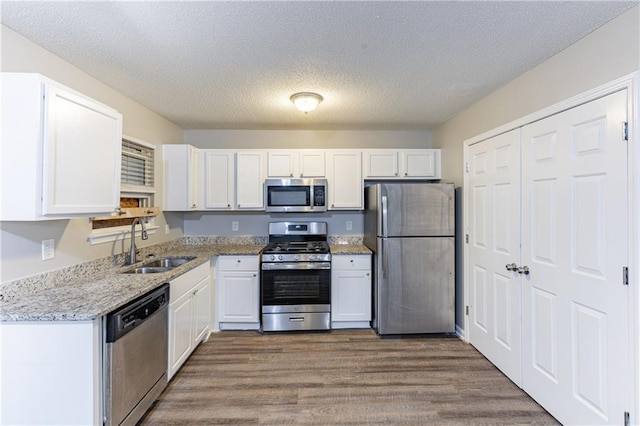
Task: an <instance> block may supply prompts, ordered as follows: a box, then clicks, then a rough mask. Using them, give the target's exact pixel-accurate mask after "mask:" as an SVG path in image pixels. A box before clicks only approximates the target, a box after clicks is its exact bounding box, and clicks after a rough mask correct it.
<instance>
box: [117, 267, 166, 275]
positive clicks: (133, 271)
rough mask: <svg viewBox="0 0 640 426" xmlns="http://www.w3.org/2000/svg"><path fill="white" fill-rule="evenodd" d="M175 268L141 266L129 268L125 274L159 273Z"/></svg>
mask: <svg viewBox="0 0 640 426" xmlns="http://www.w3.org/2000/svg"><path fill="white" fill-rule="evenodd" d="M172 269H173V268H162V267H158V266H140V267H139V268H134V269H129V270H128V271H124V272H123V274H157V273H159V272H167V271H170V270H172Z"/></svg>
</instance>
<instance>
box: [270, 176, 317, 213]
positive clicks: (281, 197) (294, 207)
mask: <svg viewBox="0 0 640 426" xmlns="http://www.w3.org/2000/svg"><path fill="white" fill-rule="evenodd" d="M264 206H265V210H266V211H268V212H280V213H301V212H324V211H327V180H326V179H267V180H265V182H264Z"/></svg>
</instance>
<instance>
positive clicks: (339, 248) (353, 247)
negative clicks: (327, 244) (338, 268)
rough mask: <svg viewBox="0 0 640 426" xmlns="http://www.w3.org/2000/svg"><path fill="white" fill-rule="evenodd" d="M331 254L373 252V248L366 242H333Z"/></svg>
mask: <svg viewBox="0 0 640 426" xmlns="http://www.w3.org/2000/svg"><path fill="white" fill-rule="evenodd" d="M331 254H335V255H344V254H346V255H349V254H351V255H358V254H371V250H369V248H367V246H365V245H364V244H331Z"/></svg>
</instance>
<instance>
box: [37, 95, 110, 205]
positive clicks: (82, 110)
mask: <svg viewBox="0 0 640 426" xmlns="http://www.w3.org/2000/svg"><path fill="white" fill-rule="evenodd" d="M45 98H46V103H45V109H46V110H45V112H44V120H45V126H46V127H45V130H44V143H43V148H44V153H43V160H44V164H43V182H44V186H43V194H42V214H44V215H61V214H62V215H64V214H90V213H108V212H112V211H115V210H116V209H117V207H118V206H119V204H120V201H119V200H120V153H121V149H122V147H121V144H122V116H121V115H120V114H118V113H117V112H115V111H114V110H112V109H110V108H107V107H105V106H104V105H102V104H99V103H97V102H94V101H91V100H90V99H88V98H84V97H81V96H78V95H75V94H72V93H70V92H68V91H66V90H64V89H62V88H59V87H56V86H54V85H47V90H46V94H45ZM25 196H28V197H31V196H36V195H35V194H32V195H29V194H25Z"/></svg>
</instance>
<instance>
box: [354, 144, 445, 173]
mask: <svg viewBox="0 0 640 426" xmlns="http://www.w3.org/2000/svg"><path fill="white" fill-rule="evenodd" d="M364 163H365V166H364V173H365V178H367V179H376V178H381V179H395V178H404V179H440V178H441V172H440V150H439V149H404V150H395V149H380V150H367V151H365V158H364Z"/></svg>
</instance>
